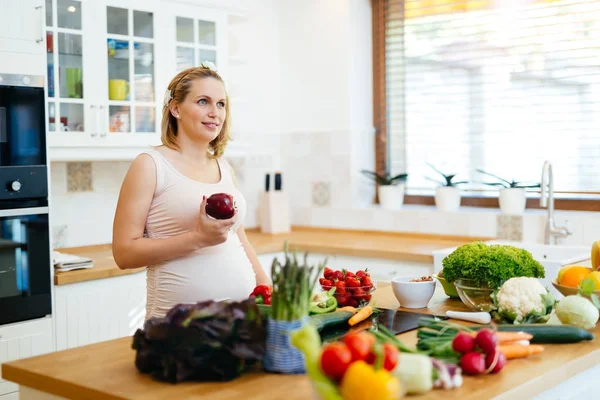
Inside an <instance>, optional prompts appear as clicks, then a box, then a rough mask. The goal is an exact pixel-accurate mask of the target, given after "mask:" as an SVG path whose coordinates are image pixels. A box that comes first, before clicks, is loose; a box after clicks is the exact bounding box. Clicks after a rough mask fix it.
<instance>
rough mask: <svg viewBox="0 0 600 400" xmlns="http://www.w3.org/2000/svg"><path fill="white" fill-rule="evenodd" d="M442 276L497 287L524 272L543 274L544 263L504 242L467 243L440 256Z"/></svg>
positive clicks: (526, 273)
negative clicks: (491, 243) (489, 243)
mask: <svg viewBox="0 0 600 400" xmlns="http://www.w3.org/2000/svg"><path fill="white" fill-rule="evenodd" d="M442 265H443V271H444V278H445V279H446V280H447V281H448V282H455V281H456V280H457V279H459V278H465V279H473V280H475V281H476V282H477V283H478V284H486V285H488V286H489V287H491V288H499V287H500V286H502V284H503V283H504V282H505V281H507V280H508V279H510V278H513V277H518V276H528V277H533V278H543V277H544V276H545V272H544V267H543V266H542V265H541V264H540V263H539V262H538V261H536V260H535V259H534V258H533V256H532V255H531V253H530V252H528V251H527V250H525V249H521V248H518V247H514V246H508V245H499V244H493V245H487V244H485V243H483V242H473V243H468V244H465V245H463V246H460V247H458V248H457V249H456V250H454V251H453V252H452V253H451V254H449V255H448V256H447V257H445V258H444V259H443V260H442Z"/></svg>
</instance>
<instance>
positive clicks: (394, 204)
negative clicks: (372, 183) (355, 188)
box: [377, 183, 405, 210]
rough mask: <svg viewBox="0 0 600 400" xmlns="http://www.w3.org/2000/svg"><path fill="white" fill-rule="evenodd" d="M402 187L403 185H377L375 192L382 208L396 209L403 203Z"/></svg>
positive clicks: (403, 187)
mask: <svg viewBox="0 0 600 400" xmlns="http://www.w3.org/2000/svg"><path fill="white" fill-rule="evenodd" d="M404 189H405V185H404V184H403V183H400V184H398V185H379V188H378V189H377V194H378V196H379V204H381V207H382V208H386V209H388V210H398V209H400V208H402V205H403V204H404Z"/></svg>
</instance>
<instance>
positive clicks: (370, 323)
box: [348, 320, 373, 332]
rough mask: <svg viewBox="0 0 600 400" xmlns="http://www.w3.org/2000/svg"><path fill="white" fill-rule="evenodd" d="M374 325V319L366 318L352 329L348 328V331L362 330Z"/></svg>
mask: <svg viewBox="0 0 600 400" xmlns="http://www.w3.org/2000/svg"><path fill="white" fill-rule="evenodd" d="M372 326H373V321H371V320H364V321H362V322H359V323H358V324H356V325H354V326H353V327H351V328H350V329H348V332H360V331H364V330H367V329H369V328H370V327H372Z"/></svg>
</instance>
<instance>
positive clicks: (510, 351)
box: [498, 344, 544, 360]
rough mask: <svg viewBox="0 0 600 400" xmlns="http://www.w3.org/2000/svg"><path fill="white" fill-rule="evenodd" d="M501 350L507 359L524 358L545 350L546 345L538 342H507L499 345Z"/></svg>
mask: <svg viewBox="0 0 600 400" xmlns="http://www.w3.org/2000/svg"><path fill="white" fill-rule="evenodd" d="M498 350H500V351H501V352H502V353H504V355H505V356H506V359H507V360H512V359H514V358H523V357H527V356H530V355H532V354H538V353H541V352H542V351H544V347H543V346H540V345H537V344H530V345H526V346H524V345H522V344H507V345H500V346H498Z"/></svg>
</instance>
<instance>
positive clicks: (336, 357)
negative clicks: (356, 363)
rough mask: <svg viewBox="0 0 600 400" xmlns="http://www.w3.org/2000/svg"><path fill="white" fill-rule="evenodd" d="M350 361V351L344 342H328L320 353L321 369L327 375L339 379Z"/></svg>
mask: <svg viewBox="0 0 600 400" xmlns="http://www.w3.org/2000/svg"><path fill="white" fill-rule="evenodd" d="M351 362H352V353H351V352H350V349H348V346H346V345H345V344H344V343H330V344H328V345H326V346H325V347H324V348H323V352H322V353H321V369H322V370H323V373H324V374H325V375H327V376H328V377H330V378H332V379H335V380H339V379H341V378H342V377H343V376H344V373H345V372H346V369H347V368H348V366H349V365H350V363H351Z"/></svg>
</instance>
